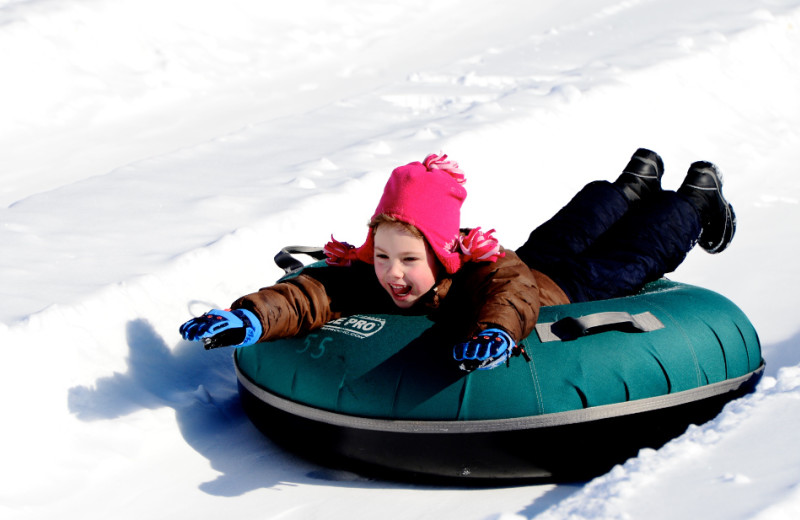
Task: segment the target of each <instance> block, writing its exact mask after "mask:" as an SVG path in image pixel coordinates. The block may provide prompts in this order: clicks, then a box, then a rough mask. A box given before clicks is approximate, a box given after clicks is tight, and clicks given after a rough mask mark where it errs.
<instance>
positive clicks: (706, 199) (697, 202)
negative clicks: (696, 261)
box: [678, 161, 736, 253]
mask: <svg viewBox="0 0 800 520" xmlns="http://www.w3.org/2000/svg"><path fill="white" fill-rule="evenodd" d="M678 193H680V194H682V195H684V196H685V197H686V198H687V199H688V200H689V201H690V202H691V203H692V204H693V205H694V206H695V207H696V208H697V210H698V212H699V213H700V218H701V221H702V226H703V230H702V231H701V232H700V238H699V239H698V240H697V243H698V244H700V247H702V248H703V249H705V250H706V251H708V252H709V253H720V252H722V251H724V250H725V248H727V247H728V245H730V243H731V240H733V235H734V233H736V214H735V213H734V212H733V206H731V205H730V204H729V203H728V201H727V200H725V197H723V196H722V172H720V171H719V168H717V167H716V165H714V164H712V163H710V162H706V161H698V162H695V163H692V165H691V166H690V167H689V172H688V173H687V174H686V178H685V179H684V180H683V184H681V187H680V188H678Z"/></svg>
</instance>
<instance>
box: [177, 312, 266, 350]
mask: <svg viewBox="0 0 800 520" xmlns="http://www.w3.org/2000/svg"><path fill="white" fill-rule="evenodd" d="M180 332H181V336H183V339H188V340H189V341H199V340H203V345H204V346H205V348H206V350H208V349H212V348H217V347H228V346H231V345H235V346H237V347H246V346H247V345H252V344H254V343H257V342H258V339H259V338H260V337H261V333H262V332H263V328H262V327H261V322H260V321H259V320H258V318H257V317H256V315H255V314H253V313H252V312H250V311H248V310H246V309H234V310H232V311H221V310H217V309H212V310H210V311H208V312H207V313H205V314H203V315H202V316H200V317H199V318H192V319H191V320H189V321H187V322H186V323H184V324H183V325H181V328H180Z"/></svg>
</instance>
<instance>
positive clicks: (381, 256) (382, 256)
mask: <svg viewBox="0 0 800 520" xmlns="http://www.w3.org/2000/svg"><path fill="white" fill-rule="evenodd" d="M375 258H380V259H381V260H386V259H387V258H389V255H385V254H382V253H377V254H376V255H375Z"/></svg>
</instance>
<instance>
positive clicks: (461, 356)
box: [453, 329, 515, 372]
mask: <svg viewBox="0 0 800 520" xmlns="http://www.w3.org/2000/svg"><path fill="white" fill-rule="evenodd" d="M514 347H515V344H514V340H513V339H511V336H509V335H508V333H507V332H506V331H504V330H501V329H486V330H484V331H483V332H481V333H479V334H477V335H476V336H473V338H472V339H471V340H469V341H467V342H466V343H459V344H458V345H456V346H455V347H453V357H454V358H455V360H456V361H458V362H459V363H460V364H459V365H458V366H459V368H460V369H461V370H464V371H467V372H471V371H473V370H475V369H478V370H491V369H492V368H494V367H496V366H498V365H500V364H502V363H505V362H506V360H507V359H508V358H509V356H511V354H512V352H513V351H514Z"/></svg>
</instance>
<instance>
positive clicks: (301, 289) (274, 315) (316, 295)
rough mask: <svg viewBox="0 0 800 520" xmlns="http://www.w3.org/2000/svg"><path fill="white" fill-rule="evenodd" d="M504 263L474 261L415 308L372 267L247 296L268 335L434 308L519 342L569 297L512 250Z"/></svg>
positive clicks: (307, 274) (320, 273) (311, 276)
mask: <svg viewBox="0 0 800 520" xmlns="http://www.w3.org/2000/svg"><path fill="white" fill-rule="evenodd" d="M505 253H506V254H505V256H504V257H503V258H500V259H499V260H498V261H497V262H480V263H469V264H466V265H464V267H462V268H461V269H460V270H459V271H458V272H457V273H455V274H453V275H450V276H448V277H445V278H442V279H441V280H439V281H438V282H437V284H436V286H435V287H434V288H433V289H431V291H430V292H429V293H428V294H426V295H425V296H424V297H423V298H422V299H421V300H420V301H419V302H417V304H415V305H414V307H413V308H412V309H410V310H408V311H406V310H403V309H399V308H398V307H396V306H395V305H394V303H393V302H392V300H391V297H390V296H389V295H388V294H387V293H386V291H385V290H384V289H383V288H382V287H381V286H380V284H379V282H378V280H377V278H376V276H375V271H374V268H373V266H372V265H369V264H365V263H362V262H356V263H354V264H353V265H352V266H350V267H327V266H326V267H319V268H315V267H310V268H307V269H305V270H303V272H302V273H301V274H300V275H298V276H296V277H294V278H291V279H289V280H286V281H283V282H279V283H277V284H275V285H273V286H271V287H265V288H263V289H261V290H260V291H258V292H256V293H253V294H249V295H247V296H243V297H242V298H239V299H238V300H236V301H235V302H234V303H233V304H232V306H231V307H232V308H245V309H248V310H250V311H252V312H253V313H254V314H255V315H256V316H258V318H259V319H260V320H261V323H262V325H263V328H264V333H263V334H262V336H261V338H260V341H269V340H273V339H278V338H284V337H289V336H295V335H298V334H302V333H305V332H308V331H311V330H314V329H318V328H320V327H322V326H323V325H324V324H326V323H327V322H329V321H331V320H334V319H337V318H340V317H342V316H348V315H353V314H370V313H372V314H407V313H410V314H427V315H430V316H431V318H432V319H433V320H434V321H436V322H442V323H444V324H445V325H446V326H447V327H448V329H449V330H454V331H456V332H457V334H458V336H460V337H461V338H464V339H466V338H469V337H470V336H472V335H473V334H475V333H477V332H479V331H480V330H483V329H485V328H489V327H500V328H502V329H504V330H506V331H507V332H508V333H509V334H510V335H511V336H512V337H513V338H514V339H515V340H516V341H520V340H522V339H523V338H525V337H526V336H527V335H528V334H530V332H531V331H532V330H533V327H534V325H535V324H536V319H537V318H538V316H539V307H540V306H546V305H558V304H564V303H569V300H568V299H567V296H566V295H565V294H564V292H563V291H562V290H561V289H560V288H559V287H558V286H557V285H556V284H555V282H553V280H551V279H550V278H549V277H548V276H546V275H544V274H543V273H540V272H538V271H535V270H531V269H530V268H529V267H528V266H527V265H526V264H525V263H524V262H523V261H522V260H520V258H519V257H518V256H517V255H516V254H515V253H513V252H512V251H505Z"/></svg>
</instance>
